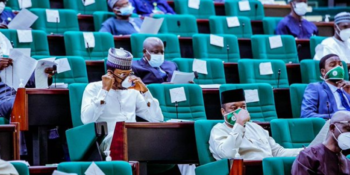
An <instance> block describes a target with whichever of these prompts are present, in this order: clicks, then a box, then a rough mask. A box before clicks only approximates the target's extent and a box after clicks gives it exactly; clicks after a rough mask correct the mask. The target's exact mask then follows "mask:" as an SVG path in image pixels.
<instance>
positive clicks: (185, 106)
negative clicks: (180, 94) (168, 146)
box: [147, 84, 207, 121]
mask: <svg viewBox="0 0 350 175" xmlns="http://www.w3.org/2000/svg"><path fill="white" fill-rule="evenodd" d="M147 87H148V89H149V91H150V92H151V93H152V96H153V97H154V98H156V99H158V101H159V105H160V108H161V110H162V113H163V116H164V120H165V121H166V120H169V119H176V118H177V115H176V107H175V103H171V98H170V92H169V90H170V89H173V88H179V87H183V88H184V90H185V94H186V99H187V100H186V101H183V102H178V107H177V108H178V119H183V120H199V119H207V116H206V114H205V109H204V100H203V94H202V89H201V87H200V86H199V85H197V84H151V85H148V86H147Z"/></svg>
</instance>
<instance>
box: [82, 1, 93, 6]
mask: <svg viewBox="0 0 350 175" xmlns="http://www.w3.org/2000/svg"><path fill="white" fill-rule="evenodd" d="M82 2H83V5H84V6H88V5H91V4H95V0H82Z"/></svg>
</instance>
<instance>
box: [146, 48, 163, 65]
mask: <svg viewBox="0 0 350 175" xmlns="http://www.w3.org/2000/svg"><path fill="white" fill-rule="evenodd" d="M147 53H148V54H149V55H150V56H151V60H149V61H148V63H149V65H151V66H152V67H160V66H161V65H162V64H163V63H164V55H163V54H150V53H149V52H148V51H147Z"/></svg>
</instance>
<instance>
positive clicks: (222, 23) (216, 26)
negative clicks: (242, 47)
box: [209, 16, 253, 38]
mask: <svg viewBox="0 0 350 175" xmlns="http://www.w3.org/2000/svg"><path fill="white" fill-rule="evenodd" d="M237 18H238V21H239V24H240V26H237V27H228V24H227V17H225V16H211V17H210V18H209V25H210V33H212V34H231V35H235V36H237V37H238V38H250V37H251V36H252V35H253V31H252V26H251V24H250V19H249V18H248V17H244V16H239V17H237Z"/></svg>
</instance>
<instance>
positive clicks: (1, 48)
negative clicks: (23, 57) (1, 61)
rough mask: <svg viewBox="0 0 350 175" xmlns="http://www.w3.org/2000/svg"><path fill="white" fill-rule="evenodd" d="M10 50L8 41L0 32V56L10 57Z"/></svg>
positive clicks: (10, 46)
mask: <svg viewBox="0 0 350 175" xmlns="http://www.w3.org/2000/svg"><path fill="white" fill-rule="evenodd" d="M10 49H12V44H11V42H10V40H9V39H7V38H6V36H5V35H4V34H2V33H1V32H0V56H2V55H10Z"/></svg>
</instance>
